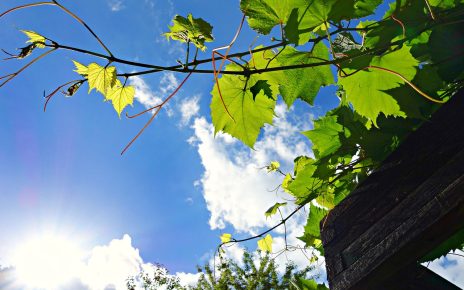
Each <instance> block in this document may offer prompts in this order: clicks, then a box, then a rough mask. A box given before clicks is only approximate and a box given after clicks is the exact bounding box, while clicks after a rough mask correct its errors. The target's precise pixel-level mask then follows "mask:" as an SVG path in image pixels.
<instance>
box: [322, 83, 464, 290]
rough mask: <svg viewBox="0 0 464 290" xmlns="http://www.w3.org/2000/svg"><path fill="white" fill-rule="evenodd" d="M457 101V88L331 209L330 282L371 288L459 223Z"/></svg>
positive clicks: (462, 223) (462, 172)
mask: <svg viewBox="0 0 464 290" xmlns="http://www.w3.org/2000/svg"><path fill="white" fill-rule="evenodd" d="M463 109H464V91H460V92H459V93H458V94H457V95H456V96H454V97H453V99H452V100H451V101H450V102H449V103H447V104H445V105H444V106H443V107H442V108H441V109H440V110H438V111H437V112H436V113H435V114H434V115H433V116H432V118H431V120H430V121H429V122H426V123H425V124H424V125H423V126H422V127H421V128H420V129H418V130H417V131H416V132H413V133H411V134H410V135H409V136H408V138H406V140H405V141H404V142H403V143H402V144H401V146H400V147H399V148H398V149H397V150H396V151H395V152H393V153H392V154H391V155H390V156H389V157H388V158H387V159H386V160H385V161H384V162H383V163H382V165H381V166H380V167H379V168H378V169H377V170H376V171H375V172H374V173H373V174H371V175H370V176H369V177H368V178H367V179H366V180H365V181H364V182H363V183H362V184H361V185H360V186H359V187H358V188H357V189H356V190H355V191H354V192H352V193H351V194H350V196H348V197H347V198H346V199H345V200H344V201H343V202H342V203H340V204H339V205H338V206H337V207H335V208H334V209H333V210H332V211H331V213H330V215H329V216H328V218H327V220H326V221H325V224H324V227H323V228H322V229H321V230H322V240H323V244H324V249H325V254H326V265H327V273H328V280H329V284H330V286H331V288H332V289H335V290H337V289H343V290H346V289H376V288H375V287H373V285H375V283H378V281H381V280H385V279H387V278H388V277H390V276H392V275H395V273H397V272H398V269H401V268H402V267H405V266H406V265H410V264H411V263H414V262H415V261H417V260H418V259H419V258H420V257H421V256H423V255H425V254H426V253H427V252H429V251H430V250H432V249H433V248H434V247H436V246H438V245H439V244H440V243H441V241H442V240H444V239H446V238H447V237H449V236H451V235H452V234H453V233H455V232H456V231H457V230H458V229H461V228H463V227H464V129H462V128H460V126H461V125H462V124H464V114H463V113H462V111H463ZM366 287H367V288H366Z"/></svg>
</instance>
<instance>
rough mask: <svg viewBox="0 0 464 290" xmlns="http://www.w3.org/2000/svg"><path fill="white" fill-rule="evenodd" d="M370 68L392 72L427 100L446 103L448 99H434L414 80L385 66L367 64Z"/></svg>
mask: <svg viewBox="0 0 464 290" xmlns="http://www.w3.org/2000/svg"><path fill="white" fill-rule="evenodd" d="M368 68H371V69H378V70H381V71H384V72H387V73H390V74H393V75H395V76H397V77H399V78H400V79H402V80H403V81H404V82H405V83H407V84H408V85H409V86H410V87H411V88H412V89H414V90H415V91H416V92H418V93H419V94H420V95H421V96H422V97H424V98H426V99H427V100H429V101H431V102H434V103H438V104H444V103H446V101H443V100H437V99H434V98H432V97H431V96H429V95H427V94H426V93H424V92H423V91H421V90H420V89H419V88H418V87H416V86H415V85H414V84H413V83H412V82H410V81H409V80H408V79H406V78H405V77H404V76H402V75H401V74H400V73H397V72H396V71H393V70H390V69H387V68H383V67H379V66H375V65H370V66H367V67H366V69H368Z"/></svg>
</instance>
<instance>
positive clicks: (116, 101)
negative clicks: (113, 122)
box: [106, 80, 135, 118]
mask: <svg viewBox="0 0 464 290" xmlns="http://www.w3.org/2000/svg"><path fill="white" fill-rule="evenodd" d="M134 96H135V88H134V87H132V86H123V85H122V84H121V82H120V81H119V80H116V84H115V85H114V86H113V87H112V88H110V89H108V91H107V93H106V100H111V102H112V103H113V107H114V109H115V110H116V112H117V113H118V116H119V118H121V113H122V111H123V110H124V108H125V107H127V106H128V105H132V104H133V103H134Z"/></svg>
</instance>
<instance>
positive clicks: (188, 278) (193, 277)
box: [176, 272, 201, 287]
mask: <svg viewBox="0 0 464 290" xmlns="http://www.w3.org/2000/svg"><path fill="white" fill-rule="evenodd" d="M200 275H201V273H195V274H192V273H184V272H179V273H176V276H177V277H178V278H179V280H180V284H181V285H182V286H184V287H187V286H192V287H193V286H195V285H196V284H197V282H198V279H199V278H200Z"/></svg>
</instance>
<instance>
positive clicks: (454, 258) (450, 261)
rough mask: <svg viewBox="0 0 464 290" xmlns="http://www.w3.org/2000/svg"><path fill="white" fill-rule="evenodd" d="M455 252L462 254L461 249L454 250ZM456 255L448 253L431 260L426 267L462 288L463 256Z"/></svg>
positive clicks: (463, 276)
mask: <svg viewBox="0 0 464 290" xmlns="http://www.w3.org/2000/svg"><path fill="white" fill-rule="evenodd" d="M456 254H458V255H463V256H464V252H463V251H456ZM458 255H450V254H448V255H447V256H445V257H442V258H440V259H437V260H435V261H433V262H431V263H430V265H429V266H428V268H429V269H430V270H432V271H434V272H435V273H437V274H438V275H440V276H442V277H444V278H445V279H447V280H448V281H451V282H453V283H454V284H455V285H456V286H458V287H461V288H464V257H463V256H458ZM425 265H427V263H425Z"/></svg>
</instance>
